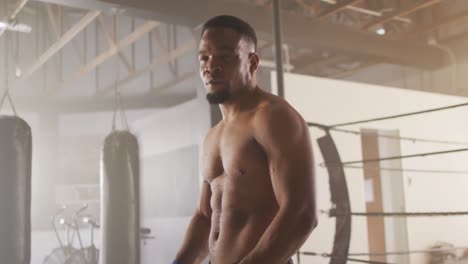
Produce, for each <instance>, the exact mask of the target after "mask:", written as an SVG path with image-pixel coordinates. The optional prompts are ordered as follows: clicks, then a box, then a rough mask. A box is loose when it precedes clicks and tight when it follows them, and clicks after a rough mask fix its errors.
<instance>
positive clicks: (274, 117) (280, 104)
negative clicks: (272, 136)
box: [255, 94, 301, 124]
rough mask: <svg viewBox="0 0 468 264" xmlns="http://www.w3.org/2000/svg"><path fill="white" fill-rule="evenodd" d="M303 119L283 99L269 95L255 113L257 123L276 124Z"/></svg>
mask: <svg viewBox="0 0 468 264" xmlns="http://www.w3.org/2000/svg"><path fill="white" fill-rule="evenodd" d="M298 118H299V119H301V118H300V115H299V113H298V112H297V111H296V110H295V109H294V108H293V107H292V106H291V105H290V104H289V103H288V102H287V101H286V100H284V99H283V98H281V97H279V96H275V95H272V94H269V95H267V96H266V98H265V99H264V100H263V101H262V103H260V105H259V107H258V108H257V111H256V113H255V123H257V124H258V123H259V124H265V123H267V124H268V123H270V124H271V122H273V123H276V122H281V121H285V119H286V120H288V119H293V120H296V119H298Z"/></svg>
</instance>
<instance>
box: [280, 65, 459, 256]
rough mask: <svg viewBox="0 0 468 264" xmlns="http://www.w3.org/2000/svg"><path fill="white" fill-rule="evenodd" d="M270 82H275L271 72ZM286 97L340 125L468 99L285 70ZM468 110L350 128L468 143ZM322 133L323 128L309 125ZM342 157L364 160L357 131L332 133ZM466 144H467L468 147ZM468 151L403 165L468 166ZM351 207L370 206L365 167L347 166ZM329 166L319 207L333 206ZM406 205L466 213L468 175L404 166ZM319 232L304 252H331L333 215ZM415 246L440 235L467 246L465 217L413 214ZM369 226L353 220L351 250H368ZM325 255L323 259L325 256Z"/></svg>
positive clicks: (408, 148) (419, 148) (309, 115)
mask: <svg viewBox="0 0 468 264" xmlns="http://www.w3.org/2000/svg"><path fill="white" fill-rule="evenodd" d="M272 80H273V81H272V84H273V86H276V83H275V76H274V73H272ZM285 96H286V99H287V100H288V101H289V102H290V103H291V104H292V105H293V106H294V107H295V108H296V109H297V110H298V111H299V112H300V113H301V114H302V115H303V116H304V118H305V119H306V120H307V121H311V122H317V123H323V124H335V123H341V122H347V121H353V120H361V119H367V118H373V117H381V116H386V115H393V114H398V113H406V112H411V111H418V110H424V109H430V108H434V107H442V106H446V105H451V104H458V103H462V102H465V101H466V99H465V98H460V97H453V96H444V95H439V94H432V93H425V92H418V91H409V90H404V89H397V88H390V87H383V86H377V85H367V84H361V83H352V82H346V81H337V80H328V79H322V78H315V77H310V76H300V75H292V74H286V75H285ZM467 116H468V109H467V108H459V109H453V110H447V111H440V112H436V113H430V114H426V115H419V116H414V117H406V118H400V119H393V120H388V121H382V122H374V123H369V124H365V125H356V126H350V127H346V128H349V129H353V130H359V129H360V128H362V127H367V128H375V129H383V130H395V129H398V130H399V131H400V135H401V136H415V137H421V138H429V139H441V140H443V139H445V140H454V141H464V142H468V133H467V132H468V119H467ZM311 133H312V137H313V138H314V139H316V138H317V137H318V136H319V135H320V134H321V133H322V132H321V131H319V130H317V129H311ZM333 136H334V139H335V141H336V144H337V146H338V149H339V151H340V155H341V158H342V160H343V161H349V160H360V159H362V156H361V153H362V152H361V146H360V138H359V137H356V136H354V135H348V134H339V133H336V132H334V133H333ZM465 147H466V146H465ZM454 148H463V146H446V145H441V144H428V143H410V142H406V141H405V142H401V152H402V154H413V153H420V152H432V151H439V150H447V149H454ZM314 151H315V155H316V162H317V163H320V162H322V158H321V155H320V153H319V151H318V147H317V145H314ZM466 160H468V154H467V153H465V152H462V153H456V154H450V155H440V156H431V157H425V158H414V159H405V160H402V166H403V168H418V169H442V170H468V166H467V165H466ZM346 178H347V180H348V187H349V190H350V198H351V205H352V210H354V211H365V200H364V184H363V175H362V171H361V170H350V169H347V170H346ZM327 180H328V175H327V173H326V171H325V170H324V169H323V168H321V167H317V181H318V188H317V189H318V205H319V209H329V207H330V202H329V189H328V188H329V187H328V182H327ZM403 181H404V183H405V186H404V187H405V197H406V198H405V199H406V200H405V206H406V210H408V211H416V212H417V211H468V203H466V192H465V190H466V188H467V187H468V177H467V175H443V174H421V173H410V172H407V173H406V172H405V173H404V174H403ZM319 220H320V223H319V226H318V228H317V230H316V231H315V232H314V233H313V234H312V235H311V237H310V239H309V240H308V241H307V243H306V244H305V245H304V247H303V249H302V250H310V251H316V252H330V251H331V241H332V240H333V238H332V237H333V235H334V221H333V219H328V218H327V217H326V216H321V217H320V219H319ZM407 225H408V235H409V241H408V244H409V249H411V250H420V249H425V248H428V247H429V246H430V245H432V244H433V243H435V242H436V241H440V240H443V241H447V242H450V243H453V244H455V245H458V246H466V245H468V231H467V230H468V221H467V218H466V217H434V218H408V219H407ZM366 229H367V227H366V222H365V219H362V218H356V217H355V218H353V226H352V241H351V248H350V252H357V251H360V252H362V251H363V252H366V251H368V249H367V243H368V242H367V230H366ZM302 259H303V262H302V263H327V260H323V259H317V258H316V257H302ZM319 261H320V262H319ZM411 263H416V264H417V263H424V256H421V255H413V256H411Z"/></svg>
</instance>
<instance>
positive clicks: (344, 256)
mask: <svg viewBox="0 0 468 264" xmlns="http://www.w3.org/2000/svg"><path fill="white" fill-rule="evenodd" d="M465 106H468V103H462V104H456V105H450V106H445V107H438V108H432V109H426V110H422V111H415V112H409V113H404V114H398V115H391V116H384V117H379V118H372V119H365V120H359V121H353V122H346V123H339V124H335V125H324V124H319V123H313V122H308V123H307V124H308V126H310V127H317V128H319V129H322V130H324V131H325V133H326V135H325V136H324V137H321V138H319V139H318V143H319V147H320V151H321V153H322V156H323V158H324V162H323V163H321V164H320V166H321V167H325V168H326V169H327V170H328V173H329V177H330V179H329V184H330V193H331V201H332V209H331V210H329V211H328V212H326V213H328V215H329V217H335V218H336V226H335V238H334V241H333V250H332V253H331V254H328V253H324V254H318V253H315V252H301V251H299V252H298V254H297V257H298V262H300V255H308V256H322V257H326V258H330V264H345V263H346V262H347V261H350V262H360V263H381V264H383V263H387V262H379V261H369V260H362V259H355V258H349V256H374V255H376V254H380V255H391V254H392V255H397V254H416V253H428V252H435V251H430V250H418V251H401V252H382V253H349V245H350V238H351V217H352V216H365V217H452V216H466V215H468V212H464V211H459V212H365V213H363V212H352V211H351V207H350V201H349V195H348V189H347V183H346V178H345V174H344V168H354V169H362V168H363V167H362V166H355V165H354V164H365V163H375V162H380V161H387V160H401V159H408V158H415V157H427V156H435V155H444V154H451V153H459V152H466V151H468V148H459V149H451V150H443V151H435V152H426V153H417V154H410V155H400V156H391V157H383V158H378V159H367V160H355V161H346V162H342V161H341V158H340V155H339V153H338V151H337V148H336V146H335V143H334V140H333V138H332V137H331V135H330V131H337V132H342V133H350V134H355V135H362V134H363V132H357V131H353V130H346V129H339V128H337V127H341V126H349V125H356V124H363V123H369V122H376V121H383V120H388V119H395V118H402V117H407V116H414V115H420V114H425V113H431V112H436V111H443V110H448V109H454V108H459V107H465ZM378 137H386V138H391V139H399V140H405V141H412V142H425V143H438V144H447V145H467V144H468V143H465V142H455V141H448V140H431V139H422V138H416V137H399V136H386V135H378ZM378 169H379V170H393V171H411V172H421V173H451V174H462V173H464V174H466V173H468V172H465V171H455V170H420V169H406V170H404V169H394V168H378ZM322 213H323V212H322ZM439 251H440V250H439Z"/></svg>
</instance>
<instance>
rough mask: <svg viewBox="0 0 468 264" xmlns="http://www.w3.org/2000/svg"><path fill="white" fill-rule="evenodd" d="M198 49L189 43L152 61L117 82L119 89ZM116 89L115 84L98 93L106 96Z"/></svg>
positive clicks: (192, 43)
mask: <svg viewBox="0 0 468 264" xmlns="http://www.w3.org/2000/svg"><path fill="white" fill-rule="evenodd" d="M195 47H196V43H195V42H194V41H191V42H188V43H186V44H185V45H183V46H180V47H178V48H176V49H174V50H172V51H171V52H169V53H165V54H162V55H161V56H158V57H156V58H154V59H153V60H152V63H151V64H149V65H146V66H145V67H143V68H141V69H138V70H135V71H134V72H132V73H130V74H129V75H127V76H125V77H124V78H122V79H119V80H117V87H122V85H124V84H126V83H128V82H131V81H132V80H135V79H136V78H138V77H140V76H142V75H143V74H145V73H147V72H150V71H154V70H156V69H157V68H158V67H160V66H162V65H164V64H166V63H168V62H170V61H173V60H175V59H177V58H178V57H181V56H183V55H185V54H188V53H189V52H194V50H195ZM114 87H115V84H111V85H109V86H107V87H105V88H102V89H99V91H98V93H99V94H105V93H109V92H111V91H112V90H113V89H114Z"/></svg>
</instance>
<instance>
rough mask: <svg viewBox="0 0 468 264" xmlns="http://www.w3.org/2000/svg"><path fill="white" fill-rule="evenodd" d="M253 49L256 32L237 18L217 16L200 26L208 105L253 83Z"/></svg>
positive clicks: (254, 59) (220, 100)
mask: <svg viewBox="0 0 468 264" xmlns="http://www.w3.org/2000/svg"><path fill="white" fill-rule="evenodd" d="M256 48H257V36H256V34H255V31H254V30H253V28H252V27H251V26H250V25H249V24H247V23H246V22H245V21H243V20H241V19H239V18H237V17H233V16H227V15H222V16H217V17H214V18H212V19H210V20H208V21H207V22H206V23H205V24H204V25H203V28H202V33H201V41H200V47H199V56H198V58H199V61H200V75H201V78H202V80H203V83H204V84H205V87H206V90H207V100H208V101H209V102H210V103H211V104H221V103H224V102H227V101H228V100H230V99H232V98H233V97H235V95H236V94H238V93H239V92H243V91H245V90H246V89H250V88H252V87H254V86H256V83H255V82H256V80H255V72H256V70H257V67H258V62H259V58H258V56H257V54H256V53H255V52H256Z"/></svg>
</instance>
